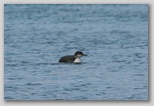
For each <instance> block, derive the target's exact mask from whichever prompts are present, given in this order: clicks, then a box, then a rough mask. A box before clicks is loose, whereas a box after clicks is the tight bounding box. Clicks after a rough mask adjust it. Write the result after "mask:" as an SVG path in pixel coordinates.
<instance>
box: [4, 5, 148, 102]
mask: <svg viewBox="0 0 154 106" xmlns="http://www.w3.org/2000/svg"><path fill="white" fill-rule="evenodd" d="M4 49H5V50H4V77H5V78H4V83H5V84H4V99H5V100H148V5H55V4H54V5H26V4H24V5H21V4H20V5H19V4H18V5H12V4H5V5H4ZM78 50H80V51H82V52H84V53H86V54H87V55H88V56H86V57H82V58H81V59H82V62H83V63H82V64H63V63H59V62H58V60H59V58H60V57H61V56H64V55H70V54H74V52H76V51H78Z"/></svg>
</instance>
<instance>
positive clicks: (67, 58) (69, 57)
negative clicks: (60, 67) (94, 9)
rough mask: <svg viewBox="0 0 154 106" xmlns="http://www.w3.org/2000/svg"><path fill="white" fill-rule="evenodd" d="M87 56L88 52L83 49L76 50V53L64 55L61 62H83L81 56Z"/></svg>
mask: <svg viewBox="0 0 154 106" xmlns="http://www.w3.org/2000/svg"><path fill="white" fill-rule="evenodd" d="M82 56H87V55H86V54H83V53H82V52H81V51H77V52H75V54H74V55H67V56H63V57H61V58H60V59H59V62H66V63H81V62H82V61H81V59H80V57H82Z"/></svg>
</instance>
